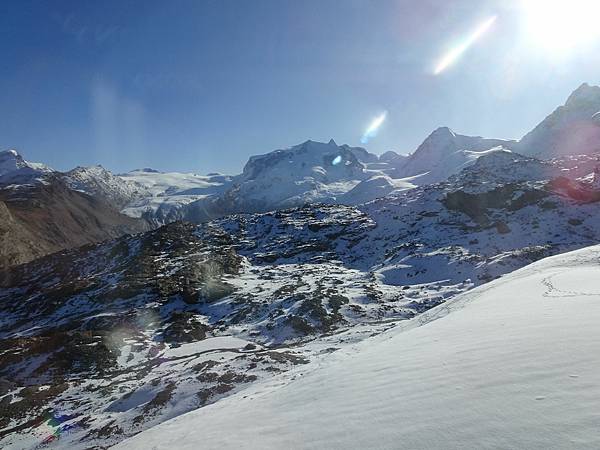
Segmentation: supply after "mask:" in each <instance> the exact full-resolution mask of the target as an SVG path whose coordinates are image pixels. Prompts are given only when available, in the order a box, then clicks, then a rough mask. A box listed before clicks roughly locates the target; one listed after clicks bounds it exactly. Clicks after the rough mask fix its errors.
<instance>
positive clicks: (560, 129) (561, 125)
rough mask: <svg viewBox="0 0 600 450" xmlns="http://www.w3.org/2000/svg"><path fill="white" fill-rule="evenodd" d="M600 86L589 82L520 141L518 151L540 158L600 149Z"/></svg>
mask: <svg viewBox="0 0 600 450" xmlns="http://www.w3.org/2000/svg"><path fill="white" fill-rule="evenodd" d="M599 113H600V87H599V86H590V85H589V84H587V83H584V84H582V85H581V86H580V87H579V88H577V89H576V90H575V91H574V92H573V93H572V94H571V95H570V96H569V98H568V99H567V102H566V103H565V104H564V105H563V106H559V107H558V108H557V109H556V110H555V111H554V112H553V113H552V114H550V115H549V116H548V117H546V118H545V119H544V120H543V121H542V122H541V123H540V124H539V125H538V126H537V127H535V128H534V129H533V130H532V131H531V132H529V133H528V134H527V135H525V136H524V137H523V139H521V141H519V143H518V145H517V146H515V150H516V151H518V152H520V153H523V154H527V155H533V156H537V157H540V158H544V159H548V158H552V157H557V156H567V155H582V154H588V155H589V154H591V153H594V152H598V151H599V150H600V114H599Z"/></svg>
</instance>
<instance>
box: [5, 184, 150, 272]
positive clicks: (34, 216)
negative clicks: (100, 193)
mask: <svg viewBox="0 0 600 450" xmlns="http://www.w3.org/2000/svg"><path fill="white" fill-rule="evenodd" d="M35 176H36V177H38V176H39V174H36V175H35ZM20 181H22V178H20ZM148 229H149V225H148V223H146V222H145V221H141V220H138V219H133V218H130V217H127V216H125V215H123V214H121V213H119V212H118V211H117V210H116V209H114V208H113V207H112V206H111V205H110V204H108V203H107V202H105V201H103V200H102V199H100V198H97V197H92V196H89V195H86V194H83V193H80V192H77V191H74V190H72V189H70V188H69V187H68V186H67V185H66V184H65V183H64V182H63V181H62V179H61V177H60V176H58V175H56V174H49V175H48V174H44V176H43V177H42V178H41V179H36V181H34V182H33V183H31V184H8V185H3V184H0V268H6V267H9V266H12V265H15V264H21V263H24V262H27V261H31V260H33V259H35V258H38V257H40V256H43V255H46V254H48V253H52V252H56V251H59V250H62V249H65V248H73V247H78V246H81V245H84V244H89V243H92V242H99V241H103V240H107V239H111V238H115V237H118V236H121V235H123V234H125V233H136V232H140V231H145V230H148Z"/></svg>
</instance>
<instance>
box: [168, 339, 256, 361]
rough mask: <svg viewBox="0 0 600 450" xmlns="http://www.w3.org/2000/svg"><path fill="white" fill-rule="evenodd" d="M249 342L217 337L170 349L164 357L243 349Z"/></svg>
mask: <svg viewBox="0 0 600 450" xmlns="http://www.w3.org/2000/svg"><path fill="white" fill-rule="evenodd" d="M248 344H249V342H248V341H245V340H243V339H239V338H235V337H232V336H217V337H213V338H209V339H205V340H203V341H198V342H192V343H189V344H182V345H180V346H179V347H174V348H170V349H169V350H167V351H166V352H165V353H164V355H163V356H165V357H167V358H177V357H181V356H189V355H194V354H197V353H204V352H210V351H214V350H224V349H227V350H236V349H238V350H239V349H242V348H244V347H245V346H246V345H248Z"/></svg>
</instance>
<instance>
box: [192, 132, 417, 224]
mask: <svg viewBox="0 0 600 450" xmlns="http://www.w3.org/2000/svg"><path fill="white" fill-rule="evenodd" d="M392 169H393V167H391V166H390V165H389V164H388V163H385V162H383V163H381V162H379V158H378V156H377V155H374V154H372V153H369V152H367V151H366V150H365V149H363V148H360V147H349V146H348V145H341V146H338V145H337V144H336V143H335V141H334V140H333V139H332V140H330V141H329V142H328V143H323V142H315V141H310V140H309V141H306V142H304V143H302V144H299V145H296V146H293V147H290V148H287V149H280V150H275V151H273V152H270V153H266V154H264V155H257V156H252V157H251V158H250V159H249V161H248V163H247V164H246V165H245V166H244V170H243V172H242V174H240V175H238V176H236V177H234V178H233V179H232V182H231V185H230V186H229V188H228V189H227V190H226V191H225V192H224V193H222V194H221V195H219V196H217V197H213V198H208V199H202V200H200V201H198V202H195V203H191V204H190V205H189V206H188V207H187V208H186V213H185V214H184V215H183V218H185V219H187V220H192V221H194V222H202V221H205V220H208V219H212V218H216V217H221V216H224V215H227V214H232V213H239V212H265V211H272V210H276V209H281V208H287V207H293V206H300V205H303V204H305V203H332V204H333V203H341V204H347V205H356V204H359V203H363V202H365V201H369V200H373V199H375V198H378V197H381V196H384V195H387V194H389V193H391V192H393V191H401V190H404V189H410V188H413V187H414V185H413V184H412V183H410V182H408V181H406V180H402V179H394V178H392V177H390V176H388V174H387V173H386V172H387V171H389V170H392Z"/></svg>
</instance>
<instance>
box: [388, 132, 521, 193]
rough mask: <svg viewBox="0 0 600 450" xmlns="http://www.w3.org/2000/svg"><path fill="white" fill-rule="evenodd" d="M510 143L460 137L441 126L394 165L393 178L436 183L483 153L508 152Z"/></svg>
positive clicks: (458, 170)
mask: <svg viewBox="0 0 600 450" xmlns="http://www.w3.org/2000/svg"><path fill="white" fill-rule="evenodd" d="M514 144H515V142H514V141H506V140H501V139H486V138H482V137H479V136H464V135H461V134H456V133H454V132H453V131H452V130H450V129H449V128H447V127H441V128H438V129H436V130H435V131H433V133H431V134H430V135H429V136H428V137H427V139H425V141H423V143H422V144H421V145H420V146H419V147H418V148H417V149H416V150H415V151H414V153H412V154H410V155H409V156H408V157H407V158H406V159H404V160H403V161H402V162H401V164H400V165H398V168H397V170H396V171H395V172H394V176H395V177H396V178H406V177H412V178H411V182H413V183H416V184H419V185H424V184H430V183H437V182H440V181H444V180H445V179H446V178H448V177H449V176H450V175H453V174H455V173H458V172H460V170H461V169H463V168H464V167H466V166H468V165H469V164H472V163H473V162H474V161H475V160H477V158H479V157H480V156H482V155H484V154H486V153H487V152H490V151H494V150H496V149H510V148H511V147H512V146H513V145H514Z"/></svg>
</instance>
